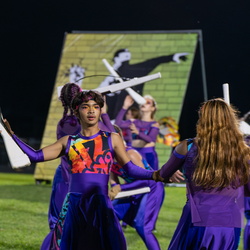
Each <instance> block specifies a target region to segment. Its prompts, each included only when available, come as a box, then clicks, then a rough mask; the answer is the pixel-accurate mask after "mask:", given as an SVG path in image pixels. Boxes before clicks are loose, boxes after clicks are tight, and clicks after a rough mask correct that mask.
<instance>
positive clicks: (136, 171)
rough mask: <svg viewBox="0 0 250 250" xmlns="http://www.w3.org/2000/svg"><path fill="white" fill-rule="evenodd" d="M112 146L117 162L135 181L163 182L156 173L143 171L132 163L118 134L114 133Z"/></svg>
mask: <svg viewBox="0 0 250 250" xmlns="http://www.w3.org/2000/svg"><path fill="white" fill-rule="evenodd" d="M112 145H113V148H114V151H115V158H116V159H117V162H118V163H119V164H120V165H121V166H122V167H123V169H124V170H125V171H126V172H127V174H128V175H130V176H131V177H133V178H135V179H146V180H152V179H153V180H155V181H163V179H162V178H160V176H159V175H156V171H153V170H146V169H143V168H141V167H139V166H137V165H135V164H134V163H132V161H130V158H129V156H128V154H127V152H126V150H125V146H124V143H123V141H122V138H121V137H120V136H119V135H118V134H115V133H112Z"/></svg>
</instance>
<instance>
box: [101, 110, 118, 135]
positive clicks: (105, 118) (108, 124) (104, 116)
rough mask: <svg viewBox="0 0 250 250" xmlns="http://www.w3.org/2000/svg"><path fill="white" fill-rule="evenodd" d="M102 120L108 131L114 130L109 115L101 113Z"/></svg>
mask: <svg viewBox="0 0 250 250" xmlns="http://www.w3.org/2000/svg"><path fill="white" fill-rule="evenodd" d="M101 118H102V122H103V123H104V125H105V126H106V127H107V129H108V131H109V132H116V131H115V129H114V126H113V124H112V123H111V121H110V118H109V115H108V114H107V113H105V114H102V115H101Z"/></svg>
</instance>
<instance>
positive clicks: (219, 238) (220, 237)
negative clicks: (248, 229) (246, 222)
mask: <svg viewBox="0 0 250 250" xmlns="http://www.w3.org/2000/svg"><path fill="white" fill-rule="evenodd" d="M240 233H241V228H234V227H196V226H193V224H192V222H191V209H190V204H189V203H188V202H187V203H186V205H185V206H184V208H183V211H182V216H181V218H180V221H179V223H178V225H177V228H176V230H175V233H174V235H173V238H172V240H171V242H170V245H169V248H168V249H170V250H186V249H190V250H191V249H192V250H199V249H202V250H206V249H209V250H218V249H220V250H234V249H235V250H236V249H238V245H239V242H240Z"/></svg>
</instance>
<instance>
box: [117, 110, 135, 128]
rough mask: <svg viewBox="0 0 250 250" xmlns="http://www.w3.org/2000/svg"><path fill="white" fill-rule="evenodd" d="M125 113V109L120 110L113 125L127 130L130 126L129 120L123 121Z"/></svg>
mask: <svg viewBox="0 0 250 250" xmlns="http://www.w3.org/2000/svg"><path fill="white" fill-rule="evenodd" d="M126 112H127V109H123V108H122V109H121V110H120V111H119V113H118V115H117V116H116V118H115V124H116V125H117V126H119V127H120V128H129V126H130V125H131V121H130V120H123V117H124V115H125V114H126Z"/></svg>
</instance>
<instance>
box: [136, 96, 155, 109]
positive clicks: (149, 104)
mask: <svg viewBox="0 0 250 250" xmlns="http://www.w3.org/2000/svg"><path fill="white" fill-rule="evenodd" d="M145 99H146V103H145V104H143V105H141V106H140V108H141V110H142V111H152V112H153V111H154V110H155V107H154V102H153V100H151V99H148V98H145Z"/></svg>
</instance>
